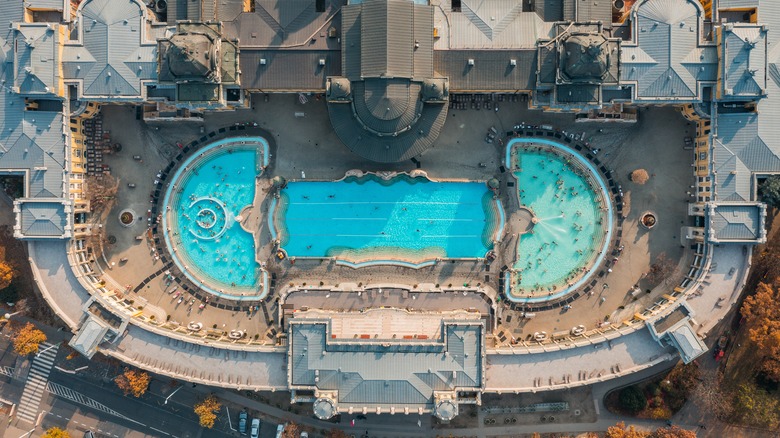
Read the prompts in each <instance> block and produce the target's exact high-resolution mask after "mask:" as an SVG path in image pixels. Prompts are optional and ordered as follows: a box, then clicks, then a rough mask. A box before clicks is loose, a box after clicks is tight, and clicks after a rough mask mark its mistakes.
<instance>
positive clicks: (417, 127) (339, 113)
mask: <svg viewBox="0 0 780 438" xmlns="http://www.w3.org/2000/svg"><path fill="white" fill-rule="evenodd" d="M414 99H417V96H414ZM328 114H329V115H330V123H331V125H333V130H334V131H335V132H336V134H337V135H338V136H339V138H340V139H341V141H342V142H344V144H345V145H346V146H347V147H348V148H349V149H351V150H352V152H354V153H356V154H358V155H360V156H361V157H364V158H368V159H369V160H372V161H378V162H382V163H393V162H398V161H404V160H408V159H411V158H413V157H416V156H418V155H420V154H422V153H423V152H425V151H426V150H427V149H428V148H429V147H430V146H431V145H432V144H433V142H434V141H436V138H437V137H438V136H439V132H440V131H441V128H442V126H444V122H445V121H446V119H447V105H446V104H436V103H434V104H430V103H429V104H424V105H422V110H421V112H420V117H419V118H418V119H417V121H416V123H415V124H414V125H413V126H412V128H411V129H409V130H407V131H404V132H402V133H400V134H398V135H396V136H385V137H377V136H375V135H373V134H371V133H369V132H368V131H366V130H365V129H363V127H362V126H361V125H360V124H359V123H358V122H356V120H355V118H354V116H353V110H352V105H351V104H343V103H340V104H328Z"/></svg>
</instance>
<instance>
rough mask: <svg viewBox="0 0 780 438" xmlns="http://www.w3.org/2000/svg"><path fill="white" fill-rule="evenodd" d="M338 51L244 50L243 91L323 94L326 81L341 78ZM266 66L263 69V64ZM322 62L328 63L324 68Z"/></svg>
mask: <svg viewBox="0 0 780 438" xmlns="http://www.w3.org/2000/svg"><path fill="white" fill-rule="evenodd" d="M340 57H341V55H340V52H339V51H338V50H255V49H241V56H240V57H239V63H240V66H241V87H242V88H245V89H250V90H268V91H276V90H281V91H285V90H286V91H303V90H311V91H316V90H324V89H325V78H327V77H328V76H339V75H341V62H340ZM261 59H265V60H266V64H265V65H261V64H260V60H261ZM320 59H324V60H325V65H324V66H321V65H320V63H319V61H320Z"/></svg>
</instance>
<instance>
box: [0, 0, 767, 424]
mask: <svg viewBox="0 0 780 438" xmlns="http://www.w3.org/2000/svg"><path fill="white" fill-rule="evenodd" d="M0 19H2V20H4V21H7V23H8V26H7V27H5V29H6V30H4V31H3V32H2V33H0V84H2V93H0V112H2V116H0V173H1V174H2V176H3V177H5V178H17V179H18V180H20V181H21V182H22V187H23V194H22V195H21V196H19V197H17V198H15V199H14V200H13V213H14V215H15V224H14V234H15V237H17V238H18V239H21V240H23V241H24V242H26V244H27V248H28V252H29V263H30V265H31V267H32V270H33V274H34V276H35V280H36V283H37V286H38V288H39V289H40V292H41V294H42V295H43V297H44V298H45V299H46V302H47V303H48V304H49V305H50V306H51V308H52V310H53V311H54V313H55V314H56V315H57V316H58V317H59V318H61V320H62V321H63V322H64V323H65V324H66V325H67V326H68V327H69V328H70V330H71V331H72V333H73V337H72V339H71V340H70V342H69V344H70V346H71V347H72V348H74V349H75V350H76V351H78V352H80V353H81V354H83V355H85V356H87V357H89V358H91V357H93V355H95V354H96V353H100V354H104V355H107V356H111V357H113V358H116V359H118V360H120V361H122V362H124V363H127V364H129V365H132V366H134V367H138V368H141V369H144V370H148V371H150V372H153V373H156V374H158V375H164V376H168V377H171V378H174V379H178V380H181V381H187V382H192V383H199V384H205V385H211V386H216V387H223V388H232V389H241V390H246V391H275V392H279V391H281V392H285V393H287V394H289V399H290V400H292V402H293V403H299V404H305V405H309V406H311V409H312V411H310V412H312V413H313V415H314V416H316V417H317V418H319V419H322V420H327V419H330V418H332V417H334V416H336V415H338V414H360V413H362V414H367V413H370V414H387V415H391V414H392V415H410V416H411V415H413V416H433V417H434V418H435V419H436V421H441V422H447V421H451V420H453V419H454V418H455V417H456V416H458V415H459V413H460V412H461V411H462V410H464V409H471V408H472V406H470V405H482V404H483V397H484V396H486V395H490V396H491V397H493V396H494V395H496V394H509V393H511V394H518V393H545V392H548V391H554V390H560V389H567V388H576V387H587V386H589V385H592V384H595V383H599V382H605V381H610V380H612V379H618V378H621V377H624V376H629V375H632V374H635V373H638V372H640V371H642V370H647V369H649V368H651V367H653V366H655V365H658V364H662V363H665V362H670V363H671V362H674V361H678V360H681V361H683V362H685V363H688V362H691V361H693V360H694V359H696V358H697V357H699V356H700V355H702V354H703V353H704V352H706V351H707V350H708V347H707V345H708V344H710V345H711V344H712V339H710V338H709V337H708V335H709V334H710V331H711V330H712V329H713V327H714V326H715V325H716V324H717V323H718V322H719V321H720V320H722V319H723V318H724V317H725V316H726V315H727V313H728V312H729V311H731V310H732V309H733V307H734V304H735V303H736V301H737V298H738V296H739V294H740V292H741V291H742V288H743V286H744V284H745V278H746V276H747V274H748V271H749V268H750V265H751V257H752V248H753V246H754V245H756V244H759V243H763V242H765V240H766V226H765V216H766V209H767V207H766V205H765V204H764V203H762V202H761V201H760V199H759V197H758V195H757V187H758V185H759V184H760V182H761V181H763V179H765V178H766V177H767V176H769V175H773V174H777V173H780V131H778V130H777V129H776V127H775V126H773V121H774V120H777V118H778V117H780V100H778V99H780V98H779V97H778V96H779V95H780V76H779V75H778V74H777V71H778V70H777V68H778V61H780V51H778V50H777V48H778V47H780V45H779V44H777V43H778V41H777V38H778V35H780V32H778V31H777V29H780V2H774V1H759V0H706V1H705V0H634V1H629V0H625V1H619V0H615V1H598V2H583V1H580V0H557V1H552V0H531V1H529V2H525V1H523V2H508V1H502V0H480V1H475V0H430V1H426V0H422V1H420V0H415V1H412V0H362V1H360V0H349V1H342V0H317V1H315V0H255V1H244V0H223V1H219V2H214V1H206V0H188V1H179V0H169V1H167V2H166V1H164V0H161V1H157V2H152V3H150V4H145V3H143V2H141V1H139V0H83V1H56V0H55V1H52V0H27V1H21V0H18V1H17V0H8V1H3V2H0Z"/></svg>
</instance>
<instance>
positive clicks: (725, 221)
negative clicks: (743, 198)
mask: <svg viewBox="0 0 780 438" xmlns="http://www.w3.org/2000/svg"><path fill="white" fill-rule="evenodd" d="M709 220H710V232H711V233H712V236H713V237H714V238H715V239H717V241H728V240H738V241H751V240H757V239H759V237H760V235H761V228H762V225H763V224H762V223H761V209H760V208H759V206H758V205H756V204H747V205H739V204H732V205H729V204H723V205H715V206H713V207H712V209H711V214H710V217H709Z"/></svg>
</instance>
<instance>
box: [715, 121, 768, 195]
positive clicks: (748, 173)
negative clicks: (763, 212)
mask: <svg viewBox="0 0 780 438" xmlns="http://www.w3.org/2000/svg"><path fill="white" fill-rule="evenodd" d="M716 117H717V118H716V122H717V123H716V124H715V128H716V133H717V138H715V140H714V142H713V151H712V155H713V156H712V160H713V165H714V170H715V172H716V183H717V185H716V199H717V200H719V201H749V200H752V199H751V198H752V195H753V188H752V180H753V178H752V173H753V172H762V173H774V172H778V171H780V156H779V155H780V143H777V142H767V141H766V140H765V139H764V138H763V137H762V135H761V131H760V127H761V125H762V124H764V125H767V124H770V123H772V122H771V121H770V119H768V118H766V119H764V118H762V117H761V114H760V113H759V114H756V113H718V114H717V116H716Z"/></svg>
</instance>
